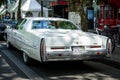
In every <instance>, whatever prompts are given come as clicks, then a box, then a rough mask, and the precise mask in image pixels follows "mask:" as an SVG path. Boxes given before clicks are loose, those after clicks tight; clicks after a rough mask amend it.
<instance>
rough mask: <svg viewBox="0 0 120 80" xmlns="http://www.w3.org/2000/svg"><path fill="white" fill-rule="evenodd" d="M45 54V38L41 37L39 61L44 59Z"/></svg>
mask: <svg viewBox="0 0 120 80" xmlns="http://www.w3.org/2000/svg"><path fill="white" fill-rule="evenodd" d="M45 54H46V45H45V40H44V39H42V40H41V43H40V58H41V62H44V61H45Z"/></svg>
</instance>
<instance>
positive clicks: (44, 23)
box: [32, 20, 78, 29]
mask: <svg viewBox="0 0 120 80" xmlns="http://www.w3.org/2000/svg"><path fill="white" fill-rule="evenodd" d="M32 29H78V28H77V26H76V25H74V24H73V23H71V22H69V21H60V20H59V21H54V20H41V21H40V20H34V21H33V22H32Z"/></svg>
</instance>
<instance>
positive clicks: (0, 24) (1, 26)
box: [0, 22, 7, 38]
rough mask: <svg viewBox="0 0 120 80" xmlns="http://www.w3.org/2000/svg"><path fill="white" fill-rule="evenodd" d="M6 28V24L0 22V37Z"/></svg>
mask: <svg viewBox="0 0 120 80" xmlns="http://www.w3.org/2000/svg"><path fill="white" fill-rule="evenodd" d="M6 28H7V25H6V24H4V23H3V22H1V23H0V38H3V37H4V31H5V29H6Z"/></svg>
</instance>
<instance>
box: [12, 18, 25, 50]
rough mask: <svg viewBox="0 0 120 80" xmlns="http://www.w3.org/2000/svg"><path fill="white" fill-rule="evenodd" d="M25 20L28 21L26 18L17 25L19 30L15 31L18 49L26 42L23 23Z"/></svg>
mask: <svg viewBox="0 0 120 80" xmlns="http://www.w3.org/2000/svg"><path fill="white" fill-rule="evenodd" d="M25 21H26V20H25V19H24V20H22V21H21V22H20V23H19V24H18V25H17V31H15V32H14V35H15V42H16V47H17V48H18V49H21V45H22V44H23V43H24V29H23V24H24V23H25Z"/></svg>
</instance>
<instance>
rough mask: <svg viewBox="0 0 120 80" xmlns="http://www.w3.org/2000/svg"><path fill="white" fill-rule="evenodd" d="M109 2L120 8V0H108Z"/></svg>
mask: <svg viewBox="0 0 120 80" xmlns="http://www.w3.org/2000/svg"><path fill="white" fill-rule="evenodd" d="M108 3H110V4H115V5H116V6H117V7H119V8H120V0H108Z"/></svg>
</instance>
